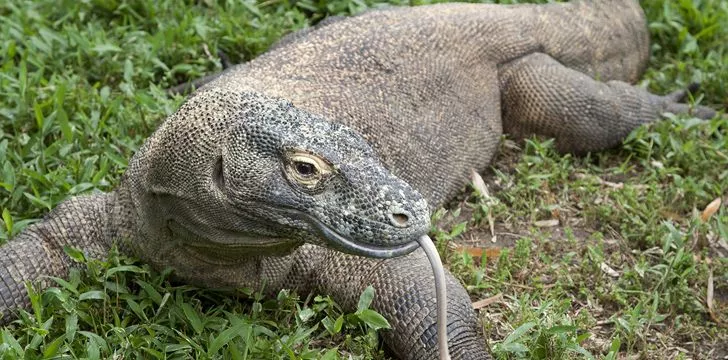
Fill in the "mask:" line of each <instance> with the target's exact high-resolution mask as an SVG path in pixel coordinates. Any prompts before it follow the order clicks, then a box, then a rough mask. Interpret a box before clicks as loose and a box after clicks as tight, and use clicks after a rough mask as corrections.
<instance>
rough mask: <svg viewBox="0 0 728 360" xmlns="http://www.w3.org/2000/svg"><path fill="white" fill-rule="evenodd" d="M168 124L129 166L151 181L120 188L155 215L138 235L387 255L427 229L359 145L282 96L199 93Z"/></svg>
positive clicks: (397, 184) (409, 197) (407, 197)
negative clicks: (305, 244) (159, 234)
mask: <svg viewBox="0 0 728 360" xmlns="http://www.w3.org/2000/svg"><path fill="white" fill-rule="evenodd" d="M190 118H194V119H195V120H194V121H189V119H190ZM171 119H172V120H171V121H168V122H166V123H165V125H163V126H162V127H161V128H160V129H159V130H158V131H157V133H155V134H154V135H153V137H152V140H151V141H150V145H149V146H145V147H144V148H143V149H142V150H141V151H140V152H139V155H138V156H137V157H135V159H134V160H132V165H130V166H131V167H132V168H133V167H135V166H139V167H146V168H147V169H148V171H149V173H150V174H151V175H150V176H148V177H146V181H141V182H137V183H136V184H134V185H133V186H132V188H133V189H136V192H137V194H136V196H134V198H135V199H144V200H142V201H144V203H139V204H138V205H139V206H136V208H137V210H138V211H139V212H143V213H146V214H140V215H141V216H142V217H143V218H145V219H148V218H156V219H157V221H156V222H155V224H156V227H158V229H153V228H151V227H150V228H149V229H147V231H148V233H147V234H146V235H147V236H154V235H155V233H156V232H158V231H170V232H171V233H172V234H173V236H172V237H173V238H175V239H178V241H181V242H183V243H184V244H185V245H187V246H188V247H189V248H192V249H193V251H196V252H204V251H205V249H210V250H212V251H214V252H215V253H216V254H219V253H220V250H221V249H220V247H221V246H222V247H224V248H225V251H226V252H227V255H228V256H229V257H237V256H236V252H235V250H236V249H237V250H238V251H239V252H240V255H244V253H245V252H246V251H248V252H249V251H251V250H254V251H255V253H256V254H259V253H260V252H261V249H262V248H264V247H265V248H267V249H268V253H270V254H276V253H278V254H283V253H288V252H290V251H291V250H292V249H294V248H295V247H297V246H299V245H301V244H302V243H303V242H308V243H312V244H317V245H323V246H326V247H330V248H334V249H337V250H341V251H344V252H347V253H351V254H355V255H366V256H370V257H379V258H390V257H394V256H399V255H404V254H407V253H409V252H411V251H413V250H414V249H416V248H417V247H418V245H417V243H416V240H417V239H418V238H419V237H420V236H422V235H424V234H426V233H427V231H428V229H429V225H430V223H429V213H428V207H427V202H426V200H425V199H424V198H423V197H422V196H421V195H420V194H419V193H418V192H417V191H416V190H414V189H413V188H412V187H411V186H409V185H408V184H407V183H405V182H404V181H402V180H400V179H399V178H397V177H396V176H394V175H392V174H391V173H390V172H389V171H388V170H387V169H386V168H385V167H384V166H383V165H382V164H381V162H380V161H379V159H378V157H377V156H376V154H375V152H374V151H373V150H372V148H371V146H370V145H369V144H368V143H367V142H366V141H365V140H364V138H362V137H361V136H360V135H359V134H358V133H356V132H354V131H353V130H351V129H350V128H348V127H346V126H344V125H341V124H337V123H334V122H330V121H327V120H326V119H324V118H322V117H320V116H316V115H312V114H310V113H308V112H306V111H303V110H301V109H298V108H296V107H295V106H294V105H293V104H291V103H290V102H288V101H285V100H278V99H272V98H269V97H265V96H262V95H258V94H253V93H243V94H241V93H234V92H223V91H219V90H209V91H203V92H201V93H199V94H198V95H196V96H194V97H193V98H192V99H190V100H189V101H188V103H187V104H185V105H184V106H182V107H181V108H180V110H179V111H178V112H177V113H176V114H174V115H173V116H172V117H171ZM178 119H179V120H178ZM182 119H185V121H181V120H182ZM219 127H225V130H224V131H213V130H215V129H216V128H219ZM193 136H194V137H195V138H196V139H198V140H197V141H190V140H188V139H190V138H191V137H193ZM200 138H204V139H206V141H204V142H200V141H199V139H200ZM157 139H158V140H157ZM155 140H157V141H155ZM161 143H164V144H169V143H178V144H179V143H184V144H185V145H186V146H182V147H176V148H173V147H169V146H156V144H161ZM191 159H195V160H196V161H194V163H195V164H192V161H190V160H191ZM198 162H204V164H203V166H200V164H199V163H198ZM132 171H134V170H132ZM180 179H186V180H185V181H180ZM189 179H195V180H194V181H190V180H189ZM145 182H146V184H145ZM227 250H230V251H227Z"/></svg>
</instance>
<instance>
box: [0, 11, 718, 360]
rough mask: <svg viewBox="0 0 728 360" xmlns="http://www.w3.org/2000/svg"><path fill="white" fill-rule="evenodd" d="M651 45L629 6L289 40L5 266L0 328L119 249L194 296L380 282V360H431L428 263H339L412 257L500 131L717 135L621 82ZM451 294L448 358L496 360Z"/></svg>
mask: <svg viewBox="0 0 728 360" xmlns="http://www.w3.org/2000/svg"><path fill="white" fill-rule="evenodd" d="M648 44H649V41H648V32H647V28H646V24H645V18H644V15H643V12H642V10H641V9H640V8H639V5H638V3H637V1H633V0H604V1H583V2H574V3H563V4H548V5H516V6H499V5H473V4H446V5H433V6H422V7H414V8H389V9H384V10H377V11H371V12H367V13H364V14H362V15H359V16H356V17H352V18H347V19H346V20H340V21H332V22H329V23H328V24H326V25H324V26H319V27H317V28H315V29H311V30H307V31H305V32H302V33H300V34H298V35H294V36H291V37H289V38H288V39H286V40H284V41H283V42H282V43H281V44H279V45H277V46H275V48H274V49H272V50H271V51H269V52H268V53H265V54H263V55H262V56H260V57H258V58H257V59H255V60H253V61H251V62H249V63H246V64H242V65H239V66H236V67H234V68H231V69H229V70H228V71H226V72H224V73H223V74H222V75H221V76H219V77H218V78H217V79H215V80H213V81H211V82H210V83H208V84H207V85H205V86H204V87H203V88H202V89H200V90H198V91H197V92H195V93H194V94H193V95H192V96H191V97H190V98H189V99H188V100H187V101H186V103H185V104H184V105H182V106H181V107H180V109H179V110H178V111H177V112H176V113H175V114H173V115H171V116H170V117H169V118H168V119H167V120H166V121H165V122H164V123H163V124H161V126H160V127H159V129H158V130H157V131H156V132H155V133H154V134H153V135H152V136H151V137H150V138H149V139H148V140H147V141H146V143H145V144H144V145H143V146H142V148H141V149H140V150H139V151H138V153H137V154H136V155H135V156H134V157H133V158H132V160H131V162H130V164H129V167H128V169H127V171H126V173H125V175H124V176H123V178H122V180H121V183H120V184H119V186H118V187H117V188H116V189H115V190H114V191H112V192H111V193H107V194H94V195H89V196H80V197H75V198H71V199H69V200H67V201H65V202H63V203H62V204H61V205H59V206H58V207H57V208H56V209H54V210H53V211H52V212H51V213H50V214H49V215H48V216H47V217H46V218H45V219H44V220H43V221H42V222H40V223H37V224H35V225H33V226H31V227H29V228H28V229H27V230H26V231H24V232H23V233H21V234H20V235H18V236H17V237H16V238H15V239H14V240H12V241H10V242H9V243H8V244H6V245H5V246H3V247H2V248H0V265H1V266H0V275H1V278H2V283H0V298H1V301H0V310H2V314H3V319H5V320H4V321H6V322H7V321H8V320H9V317H10V313H12V312H13V311H14V310H17V309H18V308H19V307H26V306H27V305H28V299H27V295H26V290H25V288H24V285H23V282H24V281H25V280H36V279H38V277H39V276H41V275H52V276H64V275H65V274H67V271H68V269H69V267H70V266H72V265H71V261H70V260H69V259H68V258H67V256H66V255H65V253H64V252H63V250H62V248H63V247H64V246H65V245H71V246H74V247H77V248H80V249H82V250H83V251H85V252H86V253H87V255H88V256H91V257H101V256H105V255H106V253H107V251H108V250H109V248H110V246H111V245H112V243H115V242H117V243H118V244H120V246H121V248H122V250H123V251H126V252H129V253H131V254H134V255H136V256H138V257H139V258H141V259H142V260H143V261H146V262H148V263H150V264H152V265H153V266H155V267H156V268H163V267H172V268H174V269H175V274H176V276H177V277H179V278H180V279H182V280H184V281H187V282H189V283H192V284H197V285H202V286H215V287H221V286H227V287H243V286H248V287H255V288H257V287H258V286H260V285H262V284H263V283H265V284H266V285H267V288H268V289H269V290H271V291H276V290H278V289H281V288H295V289H298V291H299V292H309V291H317V292H320V293H326V294H330V295H331V296H332V297H333V298H334V299H335V300H336V301H337V302H339V303H340V304H341V305H342V306H344V307H345V308H352V307H354V306H355V304H356V300H357V298H358V296H359V294H361V292H362V290H363V289H364V288H365V287H366V286H367V285H370V284H371V285H373V286H374V287H375V288H376V289H377V290H378V293H377V294H378V296H377V297H376V299H375V301H374V303H373V307H374V308H375V309H376V310H377V311H379V312H381V313H382V314H383V315H385V316H386V317H387V318H388V319H389V320H390V322H391V325H392V327H393V330H391V331H385V332H384V333H383V338H384V341H385V342H386V343H387V345H388V346H389V347H390V348H391V349H392V350H393V351H394V353H396V354H397V356H399V357H401V358H403V359H432V358H434V357H435V356H436V352H437V350H436V347H435V344H436V343H435V330H434V329H435V324H434V318H435V315H434V314H435V301H434V297H435V294H434V289H433V286H432V285H431V284H432V283H433V280H432V272H431V270H430V266H429V263H428V262H427V260H426V258H425V256H424V255H423V253H422V251H420V250H417V251H414V252H411V253H409V254H408V255H405V256H402V257H398V258H391V259H373V258H365V257H360V256H355V255H350V254H344V253H342V252H339V251H336V250H334V249H340V250H344V251H347V252H350V253H352V252H353V253H357V250H356V249H357V246H359V247H362V248H371V249H375V248H379V249H380V250H379V251H384V250H383V249H386V248H392V247H393V248H397V247H400V248H401V247H402V246H404V245H403V244H405V243H408V242H409V241H411V240H412V238H413V237H416V236H419V235H421V234H422V233H424V232H426V231H427V230H428V227H429V212H430V211H431V210H432V209H434V208H436V207H439V206H441V205H442V204H443V203H444V202H445V201H446V200H448V199H449V198H451V197H452V196H453V195H454V194H456V193H457V192H458V191H460V190H461V189H462V188H463V186H464V185H465V184H466V183H467V181H468V176H467V174H468V173H469V171H470V170H471V169H477V170H483V169H485V168H486V166H487V165H488V163H489V162H490V160H491V158H492V157H493V155H494V153H495V151H496V149H497V148H498V143H499V139H500V137H501V135H502V134H503V133H508V134H511V135H513V136H515V137H522V136H527V135H528V134H540V135H544V136H548V137H553V138H555V143H556V146H557V147H558V149H559V150H561V151H566V152H575V153H584V152H588V151H596V150H600V149H605V148H608V147H611V146H615V145H617V144H619V143H620V141H621V140H622V139H623V138H624V137H625V136H626V135H627V134H628V133H629V132H630V131H631V130H633V129H634V128H636V127H638V126H640V125H641V124H644V123H648V122H651V121H653V120H656V119H657V118H658V117H659V116H660V114H661V113H663V112H673V113H688V112H691V111H692V114H693V115H696V116H697V117H701V118H710V117H712V116H713V115H714V112H713V111H711V110H710V109H708V108H703V107H697V108H693V109H692V110H691V109H690V108H689V107H688V106H687V105H685V104H679V103H677V101H678V100H677V98H676V97H672V96H657V95H652V94H650V93H648V92H646V91H645V90H642V89H640V88H637V87H633V86H631V85H629V84H628V83H632V82H634V81H636V80H637V79H638V78H639V77H640V74H641V73H642V71H643V70H644V68H645V66H646V64H647V60H648V53H649V46H648ZM595 79H600V80H601V81H597V80H595ZM602 81H603V82H602ZM407 251H409V249H408V250H407ZM358 253H360V254H361V253H364V252H361V251H360V252H358ZM448 291H449V294H448V296H449V298H448V300H449V304H448V306H449V325H448V331H449V339H450V340H449V344H450V348H451V349H450V351H451V353H452V356H453V358H457V359H466V358H467V359H485V358H488V354H487V352H486V350H485V339H484V338H483V337H482V334H481V332H480V331H479V328H480V327H479V325H478V321H477V318H476V316H475V314H474V312H473V310H472V308H471V305H470V301H469V298H468V294H467V293H466V292H465V290H464V289H463V287H462V286H461V285H460V284H459V283H458V282H457V281H456V280H455V279H454V278H453V277H452V276H450V275H448Z"/></svg>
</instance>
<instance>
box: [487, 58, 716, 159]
mask: <svg viewBox="0 0 728 360" xmlns="http://www.w3.org/2000/svg"><path fill="white" fill-rule="evenodd" d="M498 79H499V82H500V88H501V100H502V106H503V130H504V132H506V133H509V134H512V135H514V136H516V137H524V136H528V135H530V134H539V135H545V136H549V137H553V138H555V139H556V147H557V149H558V150H560V151H564V152H575V153H583V152H588V151H596V150H602V149H605V148H609V147H612V146H615V145H618V144H619V143H620V141H622V139H624V138H625V137H626V136H627V135H628V134H629V133H630V132H631V131H632V130H634V129H635V128H637V127H638V126H640V125H642V124H645V123H648V122H651V121H654V120H657V119H658V118H659V117H660V114H662V113H664V112H671V113H676V114H680V113H690V114H692V115H693V116H696V117H699V118H703V119H709V118H712V117H713V116H715V111H713V110H712V109H710V108H707V107H704V106H698V107H695V108H692V109H691V108H690V106H689V105H687V104H681V103H677V102H676V100H677V96H658V95H654V94H650V93H649V92H647V91H645V90H643V89H640V88H637V87H635V86H632V85H629V84H627V83H624V82H621V81H609V82H606V83H604V82H599V81H596V80H594V79H592V78H590V77H589V76H587V75H585V74H583V73H580V72H578V71H576V70H573V69H570V68H567V67H565V66H563V65H562V64H560V63H559V62H558V61H556V60H554V59H553V58H551V57H550V56H548V55H546V54H542V53H535V54H531V55H528V56H525V57H523V58H520V59H518V60H515V61H513V62H511V63H508V64H505V65H502V66H501V67H500V68H499V74H498Z"/></svg>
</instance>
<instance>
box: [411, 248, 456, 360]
mask: <svg viewBox="0 0 728 360" xmlns="http://www.w3.org/2000/svg"><path fill="white" fill-rule="evenodd" d="M417 242H418V243H419V244H420V247H422V250H424V251H425V254H427V259H428V260H430V266H432V272H433V273H434V274H435V298H436V299H437V347H438V351H439V353H440V360H450V351H449V350H448V348H447V289H446V288H445V269H444V268H443V267H442V261H440V254H438V253H437V248H436V247H435V244H433V243H432V240H431V239H430V237H429V236H427V235H422V236H421V237H420V238H419V239H417Z"/></svg>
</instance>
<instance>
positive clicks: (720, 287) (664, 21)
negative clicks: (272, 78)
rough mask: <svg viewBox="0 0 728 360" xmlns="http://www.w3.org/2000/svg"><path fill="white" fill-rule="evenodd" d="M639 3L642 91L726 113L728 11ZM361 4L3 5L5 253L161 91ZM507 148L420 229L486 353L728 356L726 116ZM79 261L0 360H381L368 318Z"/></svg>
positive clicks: (126, 1)
mask: <svg viewBox="0 0 728 360" xmlns="http://www.w3.org/2000/svg"><path fill="white" fill-rule="evenodd" d="M414 2H415V3H418V4H419V3H423V2H426V1H423V2H421V1H414ZM401 3H403V4H406V3H407V2H405V1H402V2H401ZM642 5H643V7H644V8H645V11H646V13H647V16H648V18H649V23H650V30H651V33H652V40H653V41H652V55H653V56H652V60H651V63H650V66H649V70H648V71H647V73H646V74H645V77H644V79H643V81H642V85H644V86H646V87H648V88H649V89H651V90H652V91H654V92H658V93H667V92H670V91H674V90H679V89H683V88H685V87H686V86H687V85H688V84H690V83H693V82H699V83H701V89H700V91H699V92H697V93H695V94H694V98H693V99H692V100H694V101H698V102H700V103H701V104H708V105H710V106H713V107H714V108H719V109H723V108H725V107H726V106H728V2H725V1H723V0H692V1H691V0H678V1H669V0H645V1H642ZM368 6H369V7H373V6H382V4H374V3H373V2H370V1H364V0H352V1H346V0H337V1H330V2H325V1H312V0H303V1H280V0H267V1H260V2H255V1H248V0H239V1H233V0H226V1H223V0H221V1H214V0H198V1H184V2H180V1H173V0H159V1H155V0H82V1H78V0H37V1H33V2H30V1H24V0H6V1H3V2H2V3H1V4H0V207H2V220H3V223H4V226H1V227H0V243H3V242H4V241H6V240H7V239H9V238H12V236H13V235H15V234H17V233H18V232H20V231H22V229H23V228H25V227H26V226H27V225H28V224H30V223H32V222H34V221H37V220H38V219H39V218H41V217H42V216H43V214H44V213H46V212H47V211H48V210H49V209H51V208H52V207H54V206H55V205H56V204H58V203H59V202H61V201H63V200H64V199H66V198H67V197H69V196H72V195H75V194H80V193H86V192H90V191H99V190H100V191H107V190H109V189H111V188H112V187H113V186H114V184H116V183H117V182H118V179H119V177H120V175H121V174H122V173H123V171H124V169H125V167H126V165H127V161H128V159H129V158H130V157H131V155H132V154H133V153H134V151H135V150H136V149H137V148H138V147H139V146H140V145H141V143H142V142H143V140H144V139H145V138H146V137H147V136H148V135H149V134H150V133H151V132H152V131H153V130H154V129H155V127H156V126H157V125H158V124H159V123H160V122H161V121H162V120H163V119H164V118H165V117H166V115H168V114H170V113H172V112H173V111H174V110H175V109H176V108H177V107H178V106H179V105H180V103H181V102H182V101H183V97H169V96H167V95H166V93H165V92H164V89H165V88H168V87H171V86H173V85H176V84H178V83H180V82H183V81H187V80H190V79H195V78H199V77H201V76H203V75H205V74H209V73H214V72H217V71H219V70H220V69H221V63H220V59H219V57H218V56H217V55H216V54H217V53H218V51H223V52H224V53H225V54H228V55H229V57H230V60H231V61H232V62H233V63H237V62H242V61H245V60H248V59H250V58H252V57H254V56H256V55H258V54H260V53H261V52H263V51H265V49H266V48H267V47H268V46H270V45H271V44H272V43H273V42H275V41H276V40H277V39H278V38H280V37H281V36H283V35H284V34H286V33H289V32H291V31H294V30H296V29H300V28H303V27H306V26H309V25H311V24H314V23H315V22H317V21H319V20H320V19H322V18H323V17H325V16H327V15H335V14H352V13H356V12H359V11H362V10H363V9H365V8H366V7H368ZM501 150H502V151H501V152H500V154H499V155H498V156H497V159H496V162H495V163H494V164H493V166H492V168H491V169H489V170H488V171H487V172H486V173H484V174H483V178H484V179H485V181H484V183H485V185H486V186H487V188H488V190H489V194H490V195H484V194H482V191H481V190H476V191H473V189H471V188H468V189H464V192H463V196H462V197H461V198H460V199H459V200H457V201H454V202H453V204H452V208H451V209H449V210H448V211H439V212H438V213H437V214H436V215H435V217H436V219H437V224H438V226H437V227H435V228H433V234H434V235H435V238H436V239H437V242H438V245H439V247H440V249H441V253H442V255H443V258H444V259H445V260H446V262H447V266H448V267H449V268H450V269H451V271H452V272H453V273H454V274H456V275H457V276H458V277H459V278H460V279H462V281H463V282H464V284H465V285H466V288H467V289H468V291H469V292H470V294H471V296H472V299H473V301H474V302H475V301H478V300H482V299H490V301H487V302H485V303H483V302H481V303H480V304H478V306H479V307H481V309H480V310H479V311H480V316H481V318H482V320H483V326H484V330H485V333H486V338H487V339H488V340H487V341H488V344H489V346H490V348H491V349H492V352H493V354H494V356H495V357H496V358H499V359H515V358H527V359H571V358H604V359H724V358H725V357H726V356H728V328H727V326H728V244H726V243H727V242H728V208H726V204H727V203H728V120H727V119H726V118H722V119H714V120H712V121H705V122H703V121H698V120H695V119H691V118H689V117H670V118H669V119H668V120H666V121H663V122H660V123H656V124H653V125H650V126H645V127H642V128H640V129H638V130H636V131H634V132H633V133H632V134H631V135H630V136H629V138H628V139H627V140H625V142H624V144H623V145H622V146H621V147H619V148H617V149H614V150H611V151H605V152H600V153H592V154H590V155H588V156H586V157H574V156H570V155H561V154H558V153H556V152H555V151H554V149H553V147H552V145H551V142H550V141H549V140H548V139H531V140H528V141H526V142H519V143H515V142H512V141H509V140H507V139H506V141H504V142H503V146H502V149H501ZM476 183H477V181H476ZM475 188H480V186H475ZM721 198H722V201H723V205H722V206H720V207H719V208H718V210H717V211H716V212H715V213H712V212H711V210H710V207H709V206H708V204H710V203H711V202H713V201H714V200H715V199H721ZM714 204H715V203H714ZM706 208H707V210H706ZM493 237H495V242H493ZM483 248H486V250H485V251H484V250H483ZM81 260H82V259H81ZM84 262H85V265H84V266H82V268H84V269H86V270H83V271H74V272H73V273H72V274H71V277H70V279H66V281H62V280H58V281H57V286H56V287H55V288H51V289H49V290H47V291H45V292H44V293H43V294H33V295H32V298H33V303H34V307H33V309H32V310H30V311H28V312H27V313H25V314H23V316H22V318H21V319H20V320H19V321H18V322H15V323H14V324H12V325H11V326H9V327H6V328H2V330H0V356H1V357H2V358H4V359H15V358H23V357H24V358H27V359H36V358H114V359H136V358H158V359H162V358H172V359H177V358H179V359H182V358H225V359H246V358H247V359H280V358H287V359H314V358H324V359H349V358H353V359H368V358H376V359H381V358H386V357H387V354H386V352H385V350H383V349H381V348H380V347H379V345H378V338H377V332H376V331H375V329H376V328H377V327H378V324H379V323H378V322H376V321H372V319H371V318H370V317H366V316H362V315H361V312H357V313H343V312H342V311H341V310H340V308H339V307H338V306H337V305H336V304H335V303H333V302H332V301H331V300H330V299H329V298H327V297H323V296H316V297H313V296H311V297H302V296H298V295H296V294H292V293H287V292H282V293H280V294H278V296H277V298H268V297H262V296H260V295H259V294H258V292H257V290H259V289H241V290H239V291H238V292H236V293H234V294H230V293H223V292H216V291H210V290H200V289H196V288H192V287H188V286H179V285H178V284H170V283H169V281H168V275H169V274H167V273H161V274H160V273H157V272H154V271H151V270H150V269H149V268H148V267H146V266H145V265H143V264H140V263H137V262H135V261H134V260H133V259H129V258H126V257H124V256H119V255H118V254H114V253H112V254H110V256H109V259H108V260H107V261H84ZM236 295H245V296H247V297H249V298H250V300H243V301H241V300H240V296H236ZM365 298H366V296H365ZM365 300H366V299H365Z"/></svg>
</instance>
